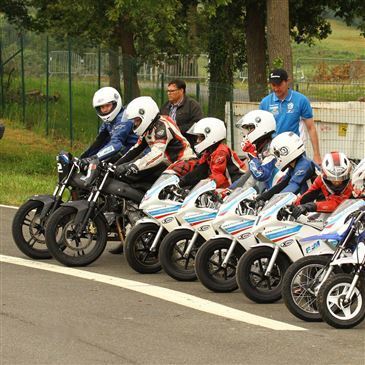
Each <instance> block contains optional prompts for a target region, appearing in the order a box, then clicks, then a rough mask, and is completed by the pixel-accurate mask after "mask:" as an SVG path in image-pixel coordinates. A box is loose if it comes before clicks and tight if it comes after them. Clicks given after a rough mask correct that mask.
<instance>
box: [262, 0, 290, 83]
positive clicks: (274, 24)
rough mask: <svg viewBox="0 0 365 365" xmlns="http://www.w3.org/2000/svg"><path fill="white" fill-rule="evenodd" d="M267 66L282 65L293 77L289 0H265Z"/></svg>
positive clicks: (275, 66)
mask: <svg viewBox="0 0 365 365" xmlns="http://www.w3.org/2000/svg"><path fill="white" fill-rule="evenodd" d="M266 9H267V22H266V23H267V47H268V51H269V67H270V68H277V67H282V68H284V69H285V70H286V71H287V72H288V75H289V77H290V78H291V79H293V60H292V51H291V44H290V34H289V0H266Z"/></svg>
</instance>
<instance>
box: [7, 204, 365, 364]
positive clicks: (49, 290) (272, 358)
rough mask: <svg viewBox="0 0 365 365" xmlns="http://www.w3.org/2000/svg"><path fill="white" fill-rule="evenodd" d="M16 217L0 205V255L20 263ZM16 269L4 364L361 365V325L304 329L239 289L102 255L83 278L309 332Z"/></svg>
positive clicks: (364, 327)
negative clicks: (144, 269) (165, 292)
mask: <svg viewBox="0 0 365 365" xmlns="http://www.w3.org/2000/svg"><path fill="white" fill-rule="evenodd" d="M14 213H15V210H14V209H10V208H4V207H0V247H1V250H0V254H1V255H4V256H1V257H2V258H6V257H9V256H10V257H11V258H12V257H14V258H22V259H27V257H25V256H24V255H23V254H22V253H21V252H20V251H18V249H17V247H16V246H15V244H14V242H13V240H12V236H11V222H12V218H13V216H14ZM14 260H16V259H14ZM0 261H4V260H3V259H2V260H0ZM5 261H6V260H5ZM19 262H20V264H19V263H18V264H13V263H8V262H0V265H1V286H0V290H1V339H0V340H1V351H0V364H1V365H6V364H12V365H13V364H88V365H92V364H265V365H266V364H270V365H271V364H341V365H342V364H358V365H362V364H365V323H362V324H361V325H360V326H358V327H357V328H355V329H351V330H336V329H333V328H331V327H329V326H328V325H327V324H325V323H305V322H302V321H300V320H299V319H297V318H295V317H293V316H292V315H291V314H290V313H289V312H288V311H287V309H286V308H285V306H284V304H283V303H282V302H278V303H275V304H271V305H258V304H255V303H252V302H250V301H249V300H248V299H247V298H246V297H245V296H244V295H243V294H242V293H241V292H239V291H236V292H234V293H230V294H217V293H211V292H209V291H208V290H207V289H205V288H204V287H203V286H202V285H201V284H200V283H199V282H193V283H183V282H176V281H174V280H173V279H171V278H170V277H169V276H167V275H166V274H165V273H163V272H161V273H158V274H154V275H141V274H138V273H136V272H134V271H133V270H132V269H131V268H130V267H129V266H128V264H127V262H126V261H125V259H124V257H123V255H111V254H110V253H108V252H105V253H104V254H103V255H102V257H101V258H100V259H99V260H97V261H96V262H95V263H94V264H93V265H91V266H89V267H86V268H82V269H81V270H82V272H84V273H85V272H86V273H99V274H105V275H108V276H112V277H115V278H123V279H128V280H133V281H138V282H140V283H141V282H142V283H146V284H152V285H154V286H158V287H162V288H167V289H173V290H175V291H179V292H182V293H186V294H190V295H193V296H196V297H199V298H203V299H207V300H210V301H213V302H215V303H219V304H223V305H225V306H228V307H230V308H235V309H237V310H239V311H245V312H248V313H252V314H255V315H257V316H260V317H265V318H269V319H274V320H276V321H280V322H283V323H284V324H290V325H293V326H297V327H301V328H303V329H306V330H305V331H300V330H298V331H296V330H294V331H293V330H274V329H269V328H266V327H264V326H262V325H261V321H260V320H258V322H257V325H255V324H248V323H245V322H242V321H237V320H233V319H229V318H225V317H224V316H218V315H214V314H209V313H205V312H203V311H201V310H196V309H192V308H189V307H186V306H183V305H179V304H176V303H173V302H170V301H166V300H164V299H160V298H158V297H154V296H151V295H147V294H144V293H143V290H144V289H143V284H140V283H139V284H138V285H139V289H138V290H139V291H135V290H133V288H132V290H129V289H125V288H123V287H118V286H114V285H109V284H106V283H102V282H99V281H97V280H87V279H85V278H80V277H77V276H70V275H68V274H67V270H69V269H67V268H63V267H62V270H64V273H56V272H52V271H45V270H43V269H42V268H41V267H39V268H33V267H28V266H24V265H22V264H21V262H23V261H19ZM27 262H28V263H30V264H32V265H33V263H34V262H33V261H31V260H30V259H28V261H27ZM46 263H47V264H51V265H55V266H56V267H57V268H58V269H60V270H61V265H60V264H58V263H57V262H56V261H54V260H47V261H46ZM41 264H43V262H41ZM52 267H54V266H51V267H50V268H52ZM69 272H70V273H72V271H69ZM75 272H76V271H75ZM65 273H66V274H65ZM118 280H119V279H118ZM223 315H224V313H223ZM258 318H259V317H258Z"/></svg>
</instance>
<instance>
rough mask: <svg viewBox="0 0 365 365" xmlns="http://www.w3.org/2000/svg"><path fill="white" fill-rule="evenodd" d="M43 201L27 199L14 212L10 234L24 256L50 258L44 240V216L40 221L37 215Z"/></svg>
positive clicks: (39, 258)
mask: <svg viewBox="0 0 365 365" xmlns="http://www.w3.org/2000/svg"><path fill="white" fill-rule="evenodd" d="M43 206H44V204H43V202H41V201H38V200H28V201H27V202H25V203H24V204H23V205H22V206H21V207H20V208H19V209H18V210H17V212H16V213H15V216H14V219H13V223H12V227H11V230H12V235H13V239H14V242H15V244H16V245H17V247H18V249H19V250H20V251H21V252H22V253H23V254H24V255H26V256H28V257H30V258H32V259H36V260H45V259H50V258H52V255H51V254H50V252H49V251H48V248H47V245H46V240H45V236H44V235H45V230H46V229H45V223H46V219H47V218H48V217H46V218H45V220H44V222H41V221H40V219H39V216H40V214H41V211H42V209H43Z"/></svg>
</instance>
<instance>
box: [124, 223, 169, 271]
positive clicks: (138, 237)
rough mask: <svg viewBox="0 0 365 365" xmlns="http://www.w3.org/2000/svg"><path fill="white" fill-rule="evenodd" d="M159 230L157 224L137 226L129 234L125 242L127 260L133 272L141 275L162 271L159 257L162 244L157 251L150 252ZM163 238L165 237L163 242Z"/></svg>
mask: <svg viewBox="0 0 365 365" xmlns="http://www.w3.org/2000/svg"><path fill="white" fill-rule="evenodd" d="M159 228H160V226H159V225H158V224H157V223H143V224H137V225H136V226H134V227H133V228H132V229H131V230H130V231H129V232H128V234H127V238H126V241H125V258H126V259H127V262H128V264H129V266H130V267H131V268H132V269H133V270H135V271H137V272H139V273H141V274H153V273H156V272H159V271H160V270H161V264H160V259H159V255H158V250H159V244H160V243H159V244H158V245H157V247H156V250H155V251H151V250H150V248H151V246H152V243H153V241H154V239H155V237H156V234H157V232H158V230H159ZM165 233H166V232H165ZM163 237H164V235H162V237H161V240H162V239H163ZM160 242H161V241H160Z"/></svg>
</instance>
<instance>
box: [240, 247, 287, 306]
mask: <svg viewBox="0 0 365 365" xmlns="http://www.w3.org/2000/svg"><path fill="white" fill-rule="evenodd" d="M273 252H274V250H273V249H272V248H270V247H257V248H253V249H251V250H249V251H247V252H246V253H245V254H244V255H243V256H242V257H241V259H240V261H239V262H238V265H237V275H236V279H237V284H238V286H239V287H240V289H241V291H242V292H243V293H244V294H245V295H246V297H247V298H249V299H251V300H252V301H254V302H256V303H274V302H276V301H278V300H279V299H280V298H281V289H282V283H283V277H284V274H285V271H286V270H287V269H288V267H289V265H290V261H289V259H288V258H287V257H286V256H285V255H284V254H283V253H282V252H279V254H278V256H277V258H276V261H275V264H274V266H273V268H272V270H271V274H270V276H266V275H265V272H266V269H267V267H268V265H269V262H270V259H271V256H272V255H273Z"/></svg>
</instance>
